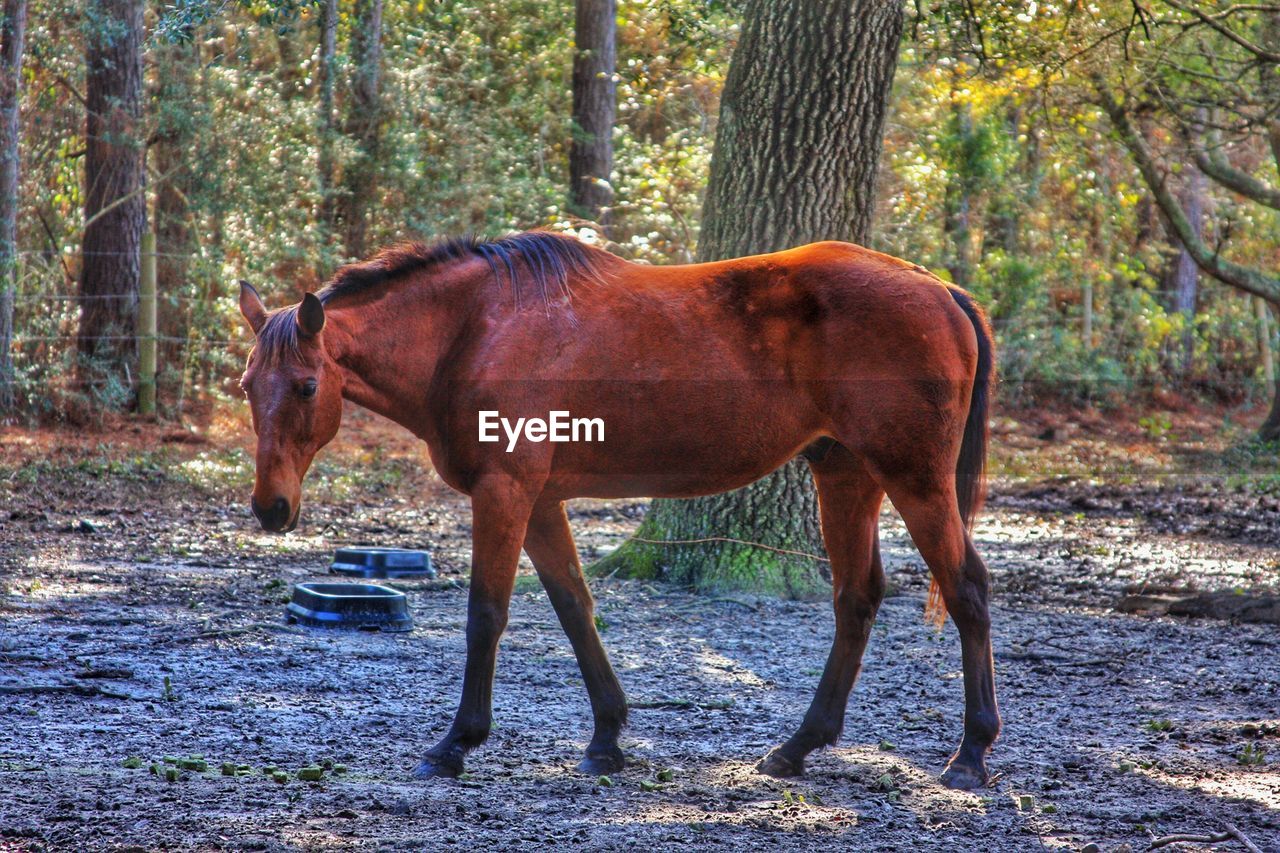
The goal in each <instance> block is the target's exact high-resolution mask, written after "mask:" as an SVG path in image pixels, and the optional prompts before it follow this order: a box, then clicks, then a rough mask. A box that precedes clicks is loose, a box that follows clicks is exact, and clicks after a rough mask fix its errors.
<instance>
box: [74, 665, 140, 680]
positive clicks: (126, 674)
mask: <svg viewBox="0 0 1280 853" xmlns="http://www.w3.org/2000/svg"><path fill="white" fill-rule="evenodd" d="M75 677H76V678H133V670H131V669H120V668H116V667H102V668H99V669H84V670H81V671H80V672H77V673H76V675H75Z"/></svg>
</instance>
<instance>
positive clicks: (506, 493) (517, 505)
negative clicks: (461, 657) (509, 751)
mask: <svg viewBox="0 0 1280 853" xmlns="http://www.w3.org/2000/svg"><path fill="white" fill-rule="evenodd" d="M531 508H532V500H530V499H528V498H527V496H526V493H525V491H524V490H523V489H522V488H521V487H520V486H519V485H518V484H517V483H515V482H512V481H507V480H502V481H499V482H487V483H484V484H483V485H481V486H479V487H477V488H476V489H473V491H472V494H471V516H472V520H471V530H472V533H471V594H470V598H469V600H468V603H467V665H466V669H465V670H464V672H463V676H462V700H461V701H460V702H459V703H458V713H457V714H456V715H455V717H454V719H453V725H452V726H451V727H450V728H449V732H448V734H446V735H445V736H444V738H443V739H442V740H441V741H440V742H439V743H437V744H436V745H435V746H433V747H432V748H431V749H430V750H428V751H427V754H426V755H425V756H424V757H423V759H422V762H421V763H420V764H419V765H418V767H417V769H416V770H415V771H414V775H416V776H418V777H420V778H427V777H431V776H448V777H453V776H457V775H458V774H459V773H461V772H462V768H463V759H464V757H465V756H466V754H467V753H468V752H470V751H471V750H472V749H475V748H476V747H477V746H479V745H480V744H482V743H484V740H485V738H487V737H488V736H489V728H490V726H491V725H492V722H493V671H494V665H495V663H496V661H497V655H498V639H499V638H500V637H501V636H502V632H503V630H504V629H505V628H506V627H507V613H508V610H509V608H510V605H511V590H512V587H513V586H514V585H515V577H516V566H517V565H518V563H519V560H520V546H521V544H522V542H523V541H524V533H525V527H526V526H527V524H528V521H529V511H530V509H531Z"/></svg>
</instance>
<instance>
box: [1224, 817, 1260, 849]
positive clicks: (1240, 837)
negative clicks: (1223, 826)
mask: <svg viewBox="0 0 1280 853" xmlns="http://www.w3.org/2000/svg"><path fill="white" fill-rule="evenodd" d="M1227 831H1228V832H1230V833H1231V834H1232V835H1234V836H1235V837H1236V840H1237V841H1239V842H1240V843H1241V844H1243V845H1244V846H1245V848H1246V849H1248V851H1249V853H1262V849H1261V848H1259V847H1258V845H1256V844H1254V843H1253V842H1252V841H1250V840H1249V836H1247V835H1245V834H1244V833H1243V832H1242V831H1241V830H1240V827H1238V826H1236V825H1235V824H1234V823H1228V824H1227Z"/></svg>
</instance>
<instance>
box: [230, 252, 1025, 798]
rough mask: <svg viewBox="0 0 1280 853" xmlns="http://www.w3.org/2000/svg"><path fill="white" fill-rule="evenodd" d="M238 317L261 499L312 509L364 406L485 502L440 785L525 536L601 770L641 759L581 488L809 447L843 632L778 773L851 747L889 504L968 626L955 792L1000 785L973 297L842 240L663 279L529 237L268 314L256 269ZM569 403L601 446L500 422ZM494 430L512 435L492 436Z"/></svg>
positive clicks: (728, 466) (722, 472) (717, 479)
mask: <svg viewBox="0 0 1280 853" xmlns="http://www.w3.org/2000/svg"><path fill="white" fill-rule="evenodd" d="M240 308H241V311H242V312H243V314H244V316H245V319H246V320H247V321H248V323H249V325H250V326H251V327H252V329H253V331H254V334H255V335H256V336H257V341H256V345H255V347H254V350H253V352H252V353H251V354H250V356H249V363H248V367H247V369H246V370H245V374H244V378H243V380H242V383H241V384H242V386H243V387H244V390H245V392H246V393H247V395H248V398H249V403H250V405H251V407H252V410H253V425H254V429H255V431H256V432H257V435H258V447H257V482H256V484H255V486H254V491H253V500H252V507H253V512H254V514H255V515H256V516H257V517H258V519H259V521H260V522H261V523H262V526H263V527H264V528H265V529H267V530H273V531H284V530H292V529H293V528H294V526H295V525H296V524H297V522H298V512H299V507H300V504H301V483H302V478H303V475H305V474H306V472H307V468H308V466H309V465H310V464H311V460H312V458H313V457H314V456H315V454H316V452H317V451H318V450H319V449H320V448H321V447H323V446H324V445H325V444H326V443H327V442H328V441H329V440H330V439H332V438H333V436H334V434H335V433H336V432H337V431H338V425H339V421H340V419H341V414H342V401H343V399H347V400H351V401H353V402H355V403H357V404H359V405H361V406H364V407H366V408H368V409H371V410H373V411H375V412H377V413H379V414H381V415H384V416H386V417H387V418H390V419H391V420H393V421H395V422H397V423H399V424H402V425H403V426H405V427H406V428H408V429H409V430H411V431H412V432H413V433H414V434H416V435H417V436H419V437H420V438H422V439H423V440H425V441H426V442H427V446H428V447H429V448H430V452H431V459H432V462H433V463H434V465H435V468H436V470H437V471H438V472H439V474H440V476H441V477H442V478H443V479H444V481H445V482H446V483H448V484H449V485H450V486H452V487H453V488H455V489H458V490H459V491H461V492H464V493H466V494H467V495H469V496H470V497H471V507H472V513H473V531H474V532H473V541H472V568H471V587H470V601H469V605H468V613H467V628H466V640H467V660H466V669H465V673H464V676H463V682H462V699H461V702H460V704H459V707H458V712H457V716H456V717H455V719H454V722H453V725H452V727H451V728H450V729H449V732H448V733H447V734H446V735H445V736H444V738H443V739H442V740H441V741H440V742H439V743H438V744H436V745H435V746H434V747H433V748H431V749H430V750H429V751H428V752H427V753H426V756H425V757H424V759H423V761H422V763H421V764H420V765H419V767H418V770H417V773H418V775H420V776H437V775H439V776H456V775H457V774H458V773H460V772H461V771H462V767H463V758H464V756H465V755H466V753H467V752H468V751H469V750H471V749H473V748H474V747H476V746H478V745H479V744H480V743H481V742H483V741H484V739H485V738H486V736H487V735H488V734H489V727H490V721H491V696H492V687H493V674H494V663H495V659H496V655H497V648H498V639H499V636H500V635H501V634H502V631H503V629H504V627H505V626H506V624H507V610H508V605H509V600H510V597H511V590H512V587H513V584H514V579H515V575H516V567H517V563H518V560H519V557H520V549H521V548H522V547H523V548H524V550H525V551H526V552H527V553H528V555H529V557H530V558H531V559H532V561H533V564H534V566H535V567H536V569H537V572H538V576H539V577H540V578H541V580H542V583H543V586H545V587H546V590H547V595H548V596H549V597H550V599H551V603H552V605H553V606H554V608H555V611H556V614H557V615H558V617H559V619H560V622H561V624H562V625H563V627H564V630H565V633H566V634H568V636H569V640H570V642H571V643H572V645H573V650H574V652H575V654H576V655H577V658H578V664H579V666H581V668H582V676H583V679H584V681H585V682H586V687H587V692H588V694H589V695H590V699H591V709H592V712H593V715H594V718H595V732H594V735H593V737H592V738H591V742H590V744H589V745H588V747H587V750H586V758H585V759H584V760H583V762H582V764H581V765H580V767H581V768H582V769H583V770H584V771H585V772H589V773H592V774H595V773H604V772H610V771H615V770H618V769H620V768H621V766H622V764H623V756H622V752H621V751H620V750H619V748H618V734H619V730H620V729H621V728H622V726H623V724H624V723H625V721H626V716H627V702H626V697H625V696H624V694H623V692H622V687H621V686H620V685H619V683H618V679H617V677H616V676H615V675H614V673H613V668H612V667H611V666H610V664H609V660H608V658H607V657H606V655H605V651H604V649H603V648H602V646H601V644H600V638H599V636H597V634H596V629H595V624H594V622H593V618H592V607H593V603H592V599H591V594H590V592H589V591H588V589H587V585H586V583H585V582H584V580H583V577H582V572H581V569H580V567H579V563H578V553H577V549H576V548H575V546H574V542H573V537H572V534H571V533H570V530H569V523H568V519H567V517H566V515H565V508H564V501H565V500H567V499H569V498H574V497H630V496H660V497H689V496H694V495H705V494H710V493H714V492H722V491H726V490H729V489H734V488H738V487H740V486H744V485H746V484H748V483H750V482H751V481H753V480H755V479H757V478H759V477H762V476H764V475H765V474H767V473H769V472H770V471H772V470H773V469H775V468H777V467H778V466H779V465H781V464H782V463H784V462H786V461H787V460H788V459H790V458H792V457H794V456H796V455H797V454H801V453H803V454H804V455H805V456H806V457H807V458H808V460H809V464H810V466H811V467H812V470H813V475H814V479H815V481H816V484H817V489H818V496H819V500H820V506H821V516H822V518H821V520H822V532H823V536H824V537H825V540H826V546H827V551H828V554H829V556H830V559H831V574H832V585H833V593H834V603H835V615H836V634H835V641H834V644H833V646H832V649H831V654H830V657H829V658H828V660H827V665H826V670H825V671H824V673H823V675H822V679H821V681H820V682H819V684H818V690H817V694H816V695H815V697H814V699H813V703H812V705H811V707H810V708H809V712H808V713H807V714H806V715H805V718H804V722H803V723H802V724H801V725H800V728H799V729H798V730H797V731H796V733H795V734H794V735H793V736H792V737H791V738H790V739H789V740H787V741H786V742H785V743H783V744H782V745H781V746H779V747H778V748H777V749H775V750H773V751H772V752H771V753H770V754H769V755H768V756H767V757H766V758H765V759H764V761H763V762H762V763H761V765H760V769H761V770H762V771H763V772H765V773H769V774H771V775H775V776H790V775H798V774H800V773H802V772H803V770H804V759H805V756H806V755H807V754H808V753H810V752H811V751H813V750H814V749H817V748H819V747H822V746H824V745H827V744H833V743H835V741H836V739H837V738H838V736H839V734H840V731H841V729H842V727H843V724H844V715H845V706H846V703H847V700H848V696H849V691H850V689H851V688H852V686H853V683H854V679H855V678H856V677H857V674H858V669H859V666H860V664H861V659H862V653H863V649H864V648H865V646H866V644H867V637H868V634H869V632H870V630H871V625H872V621H873V620H874V619H875V615H876V610H877V608H878V607H879V605H880V602H881V599H882V598H883V596H884V589H885V581H884V572H883V570H882V568H881V565H880V551H879V543H878V538H877V519H878V517H879V513H880V505H881V502H882V501H883V499H884V496H885V495H886V493H887V494H888V496H889V498H890V500H892V501H893V504H894V506H895V507H896V508H897V509H898V511H899V512H900V513H901V514H902V518H903V520H904V521H905V522H906V525H907V529H908V531H909V532H910V534H911V537H912V539H913V540H914V541H915V544H916V546H917V547H918V548H919V549H920V552H921V554H922V555H923V557H924V559H925V562H926V563H928V566H929V570H930V572H931V573H932V576H933V581H934V583H935V585H936V588H935V591H936V592H938V593H940V595H941V598H942V601H943V602H944V603H945V605H946V608H947V610H948V611H950V613H951V615H952V617H953V618H954V619H955V622H956V627H957V628H958V629H959V632H960V640H961V648H962V650H963V659H964V691H965V714H964V737H963V740H962V741H961V743H960V747H959V749H958V750H957V751H956V753H955V754H954V755H953V756H952V758H951V761H950V763H949V765H948V767H947V769H946V771H945V773H944V774H943V780H944V781H945V782H946V783H947V784H948V785H951V786H953V787H965V788H969V787H974V786H978V785H981V784H983V783H985V781H986V780H987V770H986V754H987V752H988V750H989V748H990V746H991V744H992V742H993V741H994V740H995V738H996V735H997V734H998V732H999V728H1000V718H999V714H998V712H997V709H996V697H995V685H994V675H993V669H992V659H991V641H990V620H989V617H988V613H987V597H988V590H989V582H988V577H987V569H986V566H985V565H984V564H983V562H982V560H981V558H979V556H978V554H977V553H976V552H975V551H974V548H973V544H972V542H971V541H970V539H969V536H968V533H967V527H968V524H969V521H970V520H971V518H972V514H973V513H974V511H975V510H976V508H977V507H978V504H979V503H980V501H981V498H982V493H983V467H984V460H985V456H986V441H987V429H986V418H987V399H988V389H989V386H990V383H991V378H992V372H993V360H992V343H991V334H990V331H989V329H988V327H987V324H986V321H985V320H984V318H983V315H982V312H981V311H980V309H979V308H978V307H977V306H976V305H975V304H974V302H973V300H972V299H971V298H970V297H969V296H968V294H966V293H964V292H963V291H961V290H959V289H957V288H954V287H951V286H949V285H947V284H946V283H944V282H942V281H940V280H939V279H937V278H936V277H934V276H932V275H931V274H929V273H928V272H927V271H926V270H924V269H923V268H921V267H919V266H915V265H913V264H909V263H906V262H905V261H900V260H898V259H896V258H893V257H889V256H887V255H882V254H879V253H877V252H873V251H870V250H868V249H863V248H860V247H858V246H853V245H849V244H846V243H834V242H831V243H815V244H813V245H810V246H804V247H801V248H798V249H792V250H789V251H785V252H778V253H776V254H770V255H759V256H755V257H748V258H740V259H738V260H733V261H726V262H723V263H709V264H696V265H690V266H645V265H640V264H634V263H629V262H627V261H624V260H622V259H620V258H617V257H615V256H613V255H610V254H608V253H606V252H603V251H600V250H598V249H595V248H592V247H589V246H586V245H584V244H582V243H580V242H578V241H576V240H573V239H571V238H567V237H563V236H557V235H553V234H549V233H545V232H530V233H526V234H520V235H516V236H512V237H508V238H506V239H502V240H497V241H475V240H455V241H451V242H447V243H443V244H441V245H437V246H434V247H427V246H423V245H421V244H410V245H402V246H398V247H395V248H391V249H388V250H385V251H383V252H382V253H380V254H379V255H377V256H375V257H374V258H372V259H371V260H368V261H365V262H363V263H359V264H353V265H350V266H347V267H344V268H343V269H341V270H339V271H338V273H337V274H336V275H335V276H334V278H333V280H332V281H331V282H329V284H328V285H326V286H325V287H324V289H322V290H321V291H320V292H319V294H314V295H313V294H310V293H308V294H307V295H306V297H305V298H304V299H303V300H302V302H300V303H299V304H297V305H294V306H290V307H288V308H283V309H280V310H277V311H273V312H268V311H267V310H266V309H265V308H264V307H263V305H262V302H261V301H260V299H259V298H258V294H257V293H256V292H255V291H254V289H253V288H252V287H251V286H249V285H248V284H247V283H242V286H241V294H240ZM482 412H484V413H488V414H486V415H484V416H483V418H482V415H481V413H482ZM553 412H561V413H571V414H572V416H573V417H574V418H578V417H581V418H585V419H593V420H599V421H602V429H601V430H600V431H601V432H602V433H603V436H602V438H603V439H604V440H603V441H600V440H592V441H587V440H582V439H583V438H584V436H583V435H580V436H579V439H580V440H579V441H577V442H574V441H553V440H542V439H550V438H554V436H553V435H549V433H551V432H554V428H553V427H551V426H548V425H547V424H546V423H545V421H544V425H543V427H542V428H541V429H539V428H537V427H531V426H525V427H524V428H523V430H522V431H521V430H516V431H515V434H514V438H509V436H508V434H507V433H505V432H504V431H503V430H508V431H510V426H509V425H510V424H514V423H523V424H529V422H530V421H529V419H535V418H536V419H546V418H548V415H549V413H553ZM494 413H496V414H494ZM497 417H500V418H504V419H506V420H507V421H508V422H509V423H508V427H504V428H503V429H501V430H500V429H498V428H497V427H496V426H494V418H497ZM520 418H524V419H526V420H525V421H523V422H520V421H518V419H520ZM486 420H487V421H488V428H489V429H488V432H489V436H488V437H489V438H490V439H492V438H493V434H494V433H495V432H496V433H497V438H498V440H496V441H495V440H488V441H482V440H480V439H481V437H482V435H481V434H482V430H484V429H485V422H486ZM561 432H562V433H563V434H564V435H562V436H561V437H565V436H566V435H568V434H569V430H568V429H567V428H566V429H564V430H561ZM569 437H571V436H569ZM591 437H592V438H596V437H597V436H591ZM709 532H714V531H709Z"/></svg>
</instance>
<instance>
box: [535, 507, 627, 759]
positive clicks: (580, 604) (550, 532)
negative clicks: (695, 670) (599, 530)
mask: <svg viewBox="0 0 1280 853" xmlns="http://www.w3.org/2000/svg"><path fill="white" fill-rule="evenodd" d="M524 550H525V552H526V553H527V554H528V555H529V559H531V560H533V566H534V568H535V569H537V571H538V577H539V579H540V580H541V581H542V586H543V587H544V588H545V589H546V591H547V597H548V598H550V599H551V606H552V607H553V608H555V611H556V616H557V617H558V618H559V619H560V625H561V626H562V627H563V628H564V632H565V634H566V635H568V637H569V643H570V645H572V646H573V652H574V655H575V656H576V657H577V659H578V667H579V669H581V670H582V680H583V682H584V683H585V684H586V686H587V695H588V697H589V698H590V700H591V712H592V716H593V717H594V719H595V733H594V734H593V735H592V737H591V742H590V743H589V744H588V745H587V754H586V756H585V757H584V758H583V759H582V761H581V762H580V763H579V764H578V769H579V770H580V771H582V772H583V773H588V774H591V775H593V776H598V775H600V774H602V773H614V772H617V771H619V770H621V769H622V767H623V764H624V763H625V760H624V757H623V754H622V750H621V749H620V748H619V747H618V735H619V734H620V733H621V731H622V727H623V726H624V725H625V724H626V722H627V697H626V695H625V694H624V693H623V692H622V685H620V684H619V683H618V677H617V676H616V675H614V672H613V667H612V666H611V665H610V664H609V657H608V655H607V654H606V653H605V650H604V646H603V645H601V643H600V634H599V633H598V632H597V631H596V625H595V619H594V617H593V610H594V602H593V601H592V598H591V590H590V589H588V588H587V583H586V580H585V579H584V578H583V577H582V568H581V566H580V565H579V562H578V549H577V547H576V546H575V545H574V543H573V533H572V531H571V530H570V528H569V519H568V517H567V516H566V515H565V510H564V504H563V503H561V502H559V501H555V502H546V503H539V504H538V505H536V506H535V507H534V511H533V516H532V518H530V520H529V529H528V532H527V534H526V535H525V540H524Z"/></svg>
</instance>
